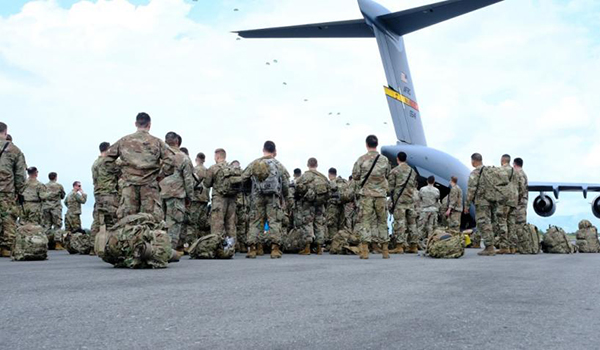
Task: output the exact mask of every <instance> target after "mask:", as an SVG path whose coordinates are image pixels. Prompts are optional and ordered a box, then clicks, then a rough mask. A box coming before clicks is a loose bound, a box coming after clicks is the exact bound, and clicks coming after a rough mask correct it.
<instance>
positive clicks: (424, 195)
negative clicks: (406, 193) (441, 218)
mask: <svg viewBox="0 0 600 350" xmlns="http://www.w3.org/2000/svg"><path fill="white" fill-rule="evenodd" d="M434 184H435V177H434V176H430V177H428V178H427V186H424V187H422V188H421V189H420V190H419V199H420V201H421V217H420V221H419V229H420V236H421V241H422V242H427V238H429V236H430V235H431V234H433V230H434V229H435V228H436V226H437V219H438V209H439V205H440V190H438V189H437V188H435V187H434Z"/></svg>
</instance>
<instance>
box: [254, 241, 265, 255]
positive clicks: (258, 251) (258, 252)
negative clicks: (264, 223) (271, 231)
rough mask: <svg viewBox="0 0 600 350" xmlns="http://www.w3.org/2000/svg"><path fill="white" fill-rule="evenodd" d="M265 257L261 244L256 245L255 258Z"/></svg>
mask: <svg viewBox="0 0 600 350" xmlns="http://www.w3.org/2000/svg"><path fill="white" fill-rule="evenodd" d="M263 255H265V251H264V249H263V245H262V243H258V244H257V245H256V256H263Z"/></svg>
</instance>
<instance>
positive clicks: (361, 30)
mask: <svg viewBox="0 0 600 350" xmlns="http://www.w3.org/2000/svg"><path fill="white" fill-rule="evenodd" d="M234 33H237V34H238V35H239V36H241V37H242V38H248V39H251V38H373V37H375V35H374V34H373V30H372V29H371V27H369V26H368V25H367V24H366V23H365V20H364V19H355V20H351V21H339V22H326V23H315V24H305V25H299V26H289V27H277V28H267V29H256V30H242V31H239V32H234Z"/></svg>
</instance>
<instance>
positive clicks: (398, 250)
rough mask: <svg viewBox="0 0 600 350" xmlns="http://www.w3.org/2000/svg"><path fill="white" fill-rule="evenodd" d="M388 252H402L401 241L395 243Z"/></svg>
mask: <svg viewBox="0 0 600 350" xmlns="http://www.w3.org/2000/svg"><path fill="white" fill-rule="evenodd" d="M390 254H404V246H403V245H402V244H401V243H396V246H395V247H394V249H392V250H390Z"/></svg>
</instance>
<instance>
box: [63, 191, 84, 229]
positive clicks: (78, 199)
mask: <svg viewBox="0 0 600 350" xmlns="http://www.w3.org/2000/svg"><path fill="white" fill-rule="evenodd" d="M86 201H87V194H85V193H82V194H80V193H79V192H77V191H75V190H73V191H71V192H70V193H69V194H68V195H67V198H65V206H66V207H67V214H66V215H65V230H66V231H67V232H75V231H76V230H78V229H80V228H81V205H82V204H85V202H86Z"/></svg>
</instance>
